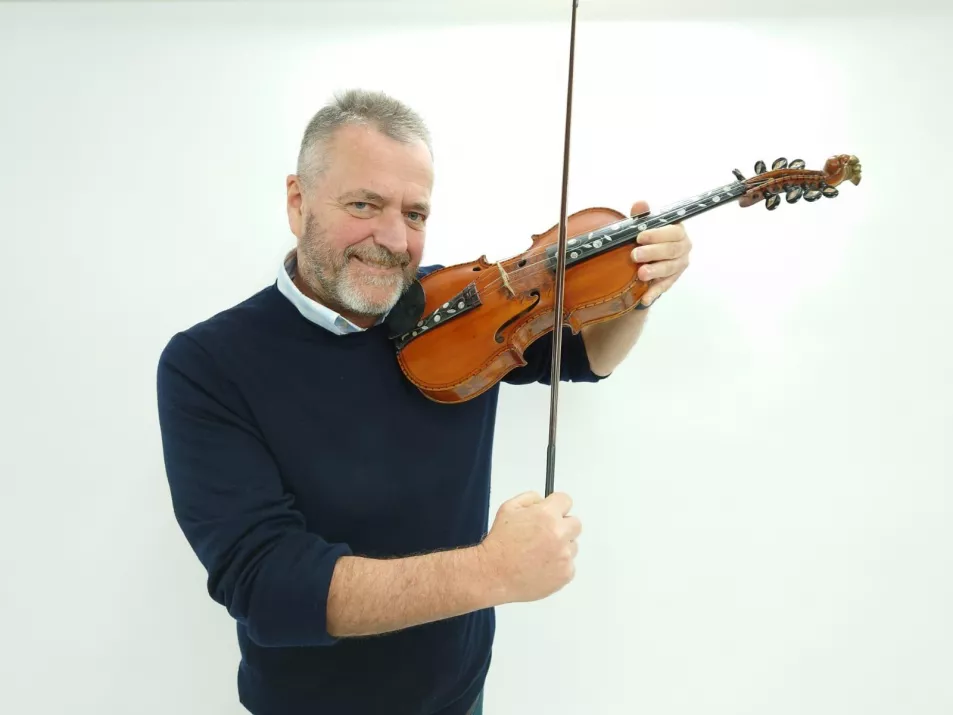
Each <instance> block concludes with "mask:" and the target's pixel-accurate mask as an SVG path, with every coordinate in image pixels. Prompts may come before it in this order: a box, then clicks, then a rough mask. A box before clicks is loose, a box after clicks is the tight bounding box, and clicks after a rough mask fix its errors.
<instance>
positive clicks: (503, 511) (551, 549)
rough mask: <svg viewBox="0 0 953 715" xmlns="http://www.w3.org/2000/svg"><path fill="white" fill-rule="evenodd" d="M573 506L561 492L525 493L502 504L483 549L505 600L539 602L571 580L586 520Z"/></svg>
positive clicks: (481, 546)
mask: <svg viewBox="0 0 953 715" xmlns="http://www.w3.org/2000/svg"><path fill="white" fill-rule="evenodd" d="M571 508H572V499H570V498H569V495H568V494H564V493H562V492H555V493H553V494H551V495H550V496H548V497H547V498H546V499H543V497H542V496H540V495H539V494H537V493H536V492H525V493H523V494H520V495H519V496H517V497H514V498H513V499H510V500H509V501H506V502H504V503H503V504H502V505H501V506H500V508H499V510H498V511H497V514H496V519H495V521H494V523H493V527H492V528H491V529H490V533H489V534H487V536H486V538H485V539H484V540H483V543H482V544H481V545H480V549H481V550H482V551H483V552H484V555H485V565H486V566H487V568H488V570H489V573H488V574H487V576H488V578H490V579H491V581H492V582H493V583H494V585H495V586H496V587H498V588H499V589H501V590H502V599H503V600H504V601H506V602H521V601H536V600H539V599H541V598H545V597H547V596H549V595H551V594H553V593H555V592H556V591H558V590H560V589H561V588H563V587H564V586H565V585H566V584H568V583H569V582H570V581H572V579H573V577H574V576H575V563H574V560H575V557H576V553H577V552H578V550H579V547H578V545H577V541H576V539H577V538H578V537H579V535H580V534H581V533H582V524H581V522H580V521H579V519H578V518H576V517H575V516H569V515H568V514H569V510H570V509H571Z"/></svg>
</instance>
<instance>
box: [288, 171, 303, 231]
mask: <svg viewBox="0 0 953 715" xmlns="http://www.w3.org/2000/svg"><path fill="white" fill-rule="evenodd" d="M285 188H286V190H287V194H288V199H287V211H288V226H289V227H290V228H291V232H292V233H293V234H294V235H295V236H297V237H298V238H301V236H303V235H304V214H305V207H304V187H302V185H301V180H300V179H299V178H298V177H297V176H296V175H295V174H289V175H288V177H287V178H286V179H285Z"/></svg>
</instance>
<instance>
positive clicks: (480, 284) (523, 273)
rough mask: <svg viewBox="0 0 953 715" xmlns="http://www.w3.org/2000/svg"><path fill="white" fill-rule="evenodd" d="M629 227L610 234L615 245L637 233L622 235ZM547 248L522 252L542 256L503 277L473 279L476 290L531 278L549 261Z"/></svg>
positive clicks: (493, 265)
mask: <svg viewBox="0 0 953 715" xmlns="http://www.w3.org/2000/svg"><path fill="white" fill-rule="evenodd" d="M646 220H648V218H646ZM631 229H632V226H631V225H629V226H626V227H624V228H621V229H619V230H618V231H616V232H615V233H613V234H612V235H613V237H614V238H615V239H616V240H617V241H618V243H617V244H616V245H618V246H621V245H625V244H626V243H628V242H629V241H630V240H631V239H633V238H634V237H635V236H637V235H638V233H636V234H634V235H633V236H624V234H625V233H626V232H627V231H629V230H631ZM639 233H641V232H639ZM580 235H583V234H580ZM620 236H623V237H622V238H621V240H620V239H619V237H620ZM572 238H578V236H574V237H572ZM570 240H572V239H570ZM548 249H549V246H542V247H538V248H531V249H530V250H528V251H527V252H526V253H524V254H522V258H524V259H525V258H532V259H536V258H537V257H538V256H542V258H540V259H539V260H532V261H530V262H529V263H527V264H526V265H525V266H521V267H519V268H514V269H513V270H511V271H506V278H505V279H504V277H503V276H502V275H498V276H495V277H493V278H491V279H489V280H481V279H479V278H478V279H477V280H476V281H475V287H476V289H477V291H486V290H490V289H491V288H495V287H496V286H497V285H505V283H506V281H508V280H511V279H518V280H519V279H527V278H532V277H535V276H536V275H539V274H540V273H541V272H543V271H540V270H539V267H540V266H542V265H544V264H547V263H549V262H550V260H551V259H550V257H549V255H547V250H548ZM507 260H510V261H512V260H513V259H507ZM499 263H500V264H501V265H497V264H496V263H494V264H492V266H491V268H490V269H488V270H492V268H497V272H499V269H500V268H501V267H502V263H504V261H500V262H499ZM527 271H532V272H531V273H527Z"/></svg>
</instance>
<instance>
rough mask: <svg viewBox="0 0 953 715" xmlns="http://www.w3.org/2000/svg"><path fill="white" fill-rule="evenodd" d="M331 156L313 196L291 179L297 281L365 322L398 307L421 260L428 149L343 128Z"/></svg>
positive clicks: (325, 301)
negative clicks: (296, 253) (302, 192)
mask: <svg viewBox="0 0 953 715" xmlns="http://www.w3.org/2000/svg"><path fill="white" fill-rule="evenodd" d="M326 157H327V160H326V167H325V170H324V172H323V173H322V174H321V176H320V177H319V178H318V180H317V185H316V186H315V187H314V188H313V190H312V191H311V192H310V193H309V194H308V195H306V196H302V195H301V193H300V192H301V186H300V185H299V183H298V181H297V178H296V177H293V176H292V177H288V211H289V219H290V221H291V228H292V231H293V232H294V233H295V235H296V236H298V239H299V241H298V271H299V272H298V278H297V279H296V283H298V284H299V288H301V289H302V290H303V291H304V292H305V294H306V295H310V296H311V297H312V298H314V299H316V300H318V301H319V302H321V303H323V304H325V305H327V306H329V307H331V308H333V309H334V310H337V311H338V312H340V313H341V314H342V315H345V316H346V317H348V318H349V319H350V320H352V321H353V322H355V323H357V324H359V325H361V324H363V325H364V326H367V325H370V324H373V322H374V320H375V319H376V316H378V315H381V314H383V313H386V312H387V311H388V310H390V309H391V308H392V307H393V305H394V303H396V302H397V300H398V298H400V296H401V294H402V293H403V292H404V291H405V290H406V289H407V287H408V286H409V285H410V283H411V282H412V281H413V279H414V276H415V275H416V272H417V267H418V266H419V265H420V259H421V255H422V253H423V247H424V233H425V223H426V219H427V216H428V215H429V213H430V194H431V189H432V186H433V165H432V162H431V157H430V152H429V151H428V149H427V146H426V145H425V144H424V143H423V142H418V143H415V144H404V143H401V142H397V141H395V140H393V139H390V138H389V137H387V136H385V135H383V134H381V133H380V132H378V131H377V130H376V129H373V128H371V127H362V126H345V127H343V128H341V129H340V130H338V132H337V133H336V135H335V136H334V137H333V139H332V140H331V141H330V142H329V143H328V146H327V155H326ZM302 283H303V285H302Z"/></svg>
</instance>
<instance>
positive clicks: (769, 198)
mask: <svg viewBox="0 0 953 715" xmlns="http://www.w3.org/2000/svg"><path fill="white" fill-rule="evenodd" d="M754 171H755V176H753V177H751V178H750V179H746V178H744V176H743V175H742V174H741V172H740V171H738V170H737V169H735V170H734V171H733V173H734V175H735V177H736V178H737V179H738V180H739V181H741V182H743V183H744V185H745V186H746V187H747V190H746V191H745V193H744V195H742V196H741V197H740V198H739V199H738V205H739V206H741V207H742V208H745V207H747V206H752V205H753V204H756V203H758V202H760V201H764V202H765V208H766V209H768V211H773V210H774V209H776V208H777V207H778V205H779V204H780V203H781V195H782V194H784V198H785V201H787V202H788V203H789V204H794V203H797V202H798V201H800V200H801V199H802V198H803V199H804V200H805V201H807V202H814V201H817V200H818V199H820V198H821V197H824V198H828V199H832V198H834V197H835V196H837V195H838V193H839V192H838V190H837V188H836V187H837V186H838V185H839V184H841V183H843V182H845V181H849V182H850V183H852V184H854V186H857V185H858V184H859V183H860V179H861V165H860V159H858V158H857V157H856V156H854V155H853V154H837V155H835V156H832V157H830V158H829V159H828V160H827V161H826V162H824V169H823V170H821V171H818V170H813V169H806V168H805V162H804V160H803V159H795V160H794V161H792V162H790V163H789V162H788V160H787V159H786V158H784V157H779V158H778V159H775V161H774V163H773V164H772V165H771V168H770V169H768V168H767V166H765V163H764V162H763V161H758V162H756V163H755V165H754Z"/></svg>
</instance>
